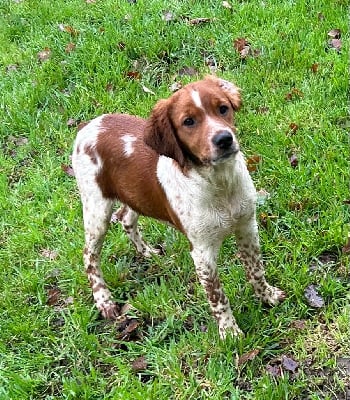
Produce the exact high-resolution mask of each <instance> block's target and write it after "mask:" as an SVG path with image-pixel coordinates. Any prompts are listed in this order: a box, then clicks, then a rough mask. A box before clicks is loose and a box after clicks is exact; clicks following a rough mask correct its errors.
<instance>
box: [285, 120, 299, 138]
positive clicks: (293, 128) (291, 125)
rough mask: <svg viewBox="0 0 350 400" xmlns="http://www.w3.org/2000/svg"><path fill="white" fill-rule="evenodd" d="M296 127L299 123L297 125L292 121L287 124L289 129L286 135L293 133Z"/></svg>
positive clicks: (297, 127)
mask: <svg viewBox="0 0 350 400" xmlns="http://www.w3.org/2000/svg"><path fill="white" fill-rule="evenodd" d="M298 129H299V125H297V124H296V123H294V122H291V123H290V124H289V129H288V130H287V132H286V134H287V135H294V134H295V133H296V131H297V130H298Z"/></svg>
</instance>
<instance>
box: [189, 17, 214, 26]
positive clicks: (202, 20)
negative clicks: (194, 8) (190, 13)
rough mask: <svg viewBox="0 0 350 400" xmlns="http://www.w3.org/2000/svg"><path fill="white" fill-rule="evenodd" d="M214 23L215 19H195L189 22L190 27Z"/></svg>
mask: <svg viewBox="0 0 350 400" xmlns="http://www.w3.org/2000/svg"><path fill="white" fill-rule="evenodd" d="M211 21H213V18H193V19H190V20H189V21H188V23H189V24H190V25H199V24H206V23H208V22H211Z"/></svg>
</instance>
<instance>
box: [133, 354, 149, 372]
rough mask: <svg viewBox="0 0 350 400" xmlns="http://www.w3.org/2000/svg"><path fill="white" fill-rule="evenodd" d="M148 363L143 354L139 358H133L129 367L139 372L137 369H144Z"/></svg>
mask: <svg viewBox="0 0 350 400" xmlns="http://www.w3.org/2000/svg"><path fill="white" fill-rule="evenodd" d="M147 366H148V363H147V360H146V357H145V356H141V357H139V358H136V360H134V361H133V362H132V363H131V369H132V370H133V371H134V372H139V371H144V370H145V369H147Z"/></svg>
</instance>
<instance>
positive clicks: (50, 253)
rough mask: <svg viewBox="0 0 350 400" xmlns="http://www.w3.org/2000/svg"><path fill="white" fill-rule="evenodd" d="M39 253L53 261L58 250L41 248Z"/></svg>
mask: <svg viewBox="0 0 350 400" xmlns="http://www.w3.org/2000/svg"><path fill="white" fill-rule="evenodd" d="M40 254H41V255H42V256H43V257H45V258H48V259H49V260H50V261H53V260H55V259H56V258H57V256H58V251H56V250H50V249H42V250H41V252H40Z"/></svg>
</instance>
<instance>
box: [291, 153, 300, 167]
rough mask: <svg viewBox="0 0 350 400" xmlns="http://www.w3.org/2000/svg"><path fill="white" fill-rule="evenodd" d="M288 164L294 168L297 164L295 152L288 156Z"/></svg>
mask: <svg viewBox="0 0 350 400" xmlns="http://www.w3.org/2000/svg"><path fill="white" fill-rule="evenodd" d="M289 164H290V166H291V167H292V168H296V167H297V166H298V164H299V160H298V157H297V155H296V154H294V153H293V154H292V155H291V156H290V157H289Z"/></svg>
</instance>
